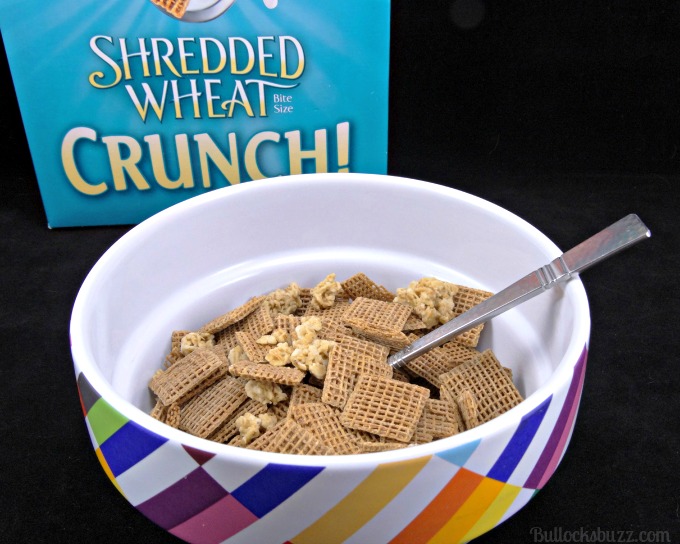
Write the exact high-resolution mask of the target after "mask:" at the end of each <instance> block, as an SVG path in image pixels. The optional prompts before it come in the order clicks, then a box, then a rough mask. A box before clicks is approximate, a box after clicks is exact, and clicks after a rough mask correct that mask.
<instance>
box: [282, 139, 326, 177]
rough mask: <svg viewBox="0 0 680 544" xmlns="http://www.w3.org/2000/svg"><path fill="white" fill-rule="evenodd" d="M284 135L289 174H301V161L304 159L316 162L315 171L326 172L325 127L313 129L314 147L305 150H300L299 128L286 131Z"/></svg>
mask: <svg viewBox="0 0 680 544" xmlns="http://www.w3.org/2000/svg"><path fill="white" fill-rule="evenodd" d="M285 137H286V139H287V140H288V158H289V160H290V173H291V174H302V161H303V160H304V159H308V160H314V161H315V162H316V168H315V169H314V171H315V172H328V145H327V138H326V130H325V129H319V130H315V131H314V148H313V149H309V150H306V151H303V150H302V143H301V135H300V131H299V130H294V131H291V132H286V133H285Z"/></svg>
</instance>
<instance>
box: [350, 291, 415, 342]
mask: <svg viewBox="0 0 680 544" xmlns="http://www.w3.org/2000/svg"><path fill="white" fill-rule="evenodd" d="M410 315H411V308H410V307H409V306H407V305H405V304H400V303H397V302H383V301H381V300H375V299H370V298H365V297H359V298H357V299H355V300H354V301H353V302H352V304H351V305H350V307H349V309H348V310H347V311H346V312H345V314H344V315H343V321H344V323H345V325H348V326H349V327H351V329H352V330H353V331H354V332H355V333H356V334H358V335H360V336H363V337H365V338H368V339H369V340H373V341H374V342H378V343H379V344H383V345H385V346H389V347H391V348H396V349H400V348H403V347H406V346H407V345H408V344H409V340H408V338H407V337H406V335H405V334H404V333H403V332H402V329H403V327H404V324H405V323H406V320H407V319H408V317H409V316H410Z"/></svg>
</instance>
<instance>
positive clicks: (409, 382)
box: [149, 273, 522, 455]
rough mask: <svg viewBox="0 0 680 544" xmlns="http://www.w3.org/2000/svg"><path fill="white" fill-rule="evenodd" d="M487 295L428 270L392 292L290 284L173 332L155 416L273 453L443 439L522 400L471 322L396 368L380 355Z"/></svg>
mask: <svg viewBox="0 0 680 544" xmlns="http://www.w3.org/2000/svg"><path fill="white" fill-rule="evenodd" d="M489 296H491V293H489V292H486V291H482V290H479V289H473V288H470V287H465V286H461V285H454V284H451V283H447V282H443V281H441V280H438V279H435V278H422V279H420V280H417V281H414V282H412V283H411V284H410V285H409V286H408V287H406V288H404V289H399V290H397V292H396V293H392V292H390V291H389V290H388V289H386V288H385V287H383V286H381V285H378V284H376V283H375V282H374V281H373V280H371V279H370V278H368V277H367V276H366V275H365V274H363V273H358V274H355V275H354V276H352V277H350V278H348V279H346V280H345V281H342V282H339V281H337V280H336V277H335V274H329V275H328V276H327V277H326V278H324V279H323V280H322V281H321V282H319V284H318V285H316V286H314V287H312V288H301V287H299V286H298V285H297V284H295V283H291V284H290V285H289V286H288V287H287V288H285V289H277V290H275V291H273V292H271V293H268V294H265V295H261V296H257V297H254V298H252V299H250V300H249V301H248V302H246V303H245V304H243V305H242V306H239V307H238V308H235V309H233V310H231V311H230V312H228V313H226V314H224V315H221V316H219V317H217V318H215V319H213V320H212V321H210V322H209V323H206V324H205V325H204V326H203V327H201V328H200V329H199V330H197V331H174V332H173V333H172V335H171V347H170V350H169V353H168V355H167V357H166V359H165V363H164V368H162V369H160V370H158V371H157V372H156V373H155V374H154V376H153V377H152V378H151V381H150V382H149V388H150V390H151V391H152V393H153V394H154V396H155V398H156V405H155V407H154V408H153V410H152V413H151V415H152V416H153V417H155V418H156V419H158V420H160V421H163V422H165V423H166V424H168V425H171V426H173V427H176V428H179V429H180V430H182V431H185V432H188V433H191V434H193V435H195V436H198V437H201V438H206V439H209V440H213V441H216V442H221V443H226V444H230V445H233V446H240V447H244V448H249V449H256V450H262V451H269V452H275V453H296V454H311V455H343V454H357V453H369V452H377V451H385V450H390V449H397V448H403V447H406V446H409V445H414V444H423V443H427V442H431V441H432V440H436V439H439V438H445V437H447V436H451V435H454V434H457V433H460V432H463V431H465V430H467V429H471V428H473V427H476V426H477V425H480V424H482V423H485V422H487V421H489V420H491V419H493V418H494V417H496V416H498V415H500V414H502V413H504V412H506V411H507V410H509V409H510V408H512V407H513V406H515V405H517V404H518V403H519V402H521V401H522V397H521V395H520V393H519V392H518V391H517V389H516V388H515V386H514V384H513V381H512V372H511V371H510V370H509V369H508V368H505V367H503V366H502V365H501V364H500V362H499V361H498V360H497V358H496V357H495V355H494V354H493V352H492V351H491V350H486V351H483V352H481V351H479V350H478V349H477V344H478V341H479V336H480V333H481V330H482V328H483V325H480V326H478V327H476V328H474V329H472V330H470V331H468V332H466V333H464V334H462V335H460V336H458V337H456V338H455V339H454V340H453V341H450V342H447V343H446V344H443V345H442V346H440V347H437V348H435V349H433V350H431V351H429V352H427V353H425V354H423V355H421V356H420V357H418V358H416V359H415V360H413V361H411V362H410V363H408V364H407V365H405V367H404V368H403V369H399V370H395V369H393V368H392V367H391V366H390V365H389V364H388V363H387V358H388V356H389V355H390V353H393V352H394V351H397V350H399V349H401V348H403V347H405V346H407V345H408V344H410V343H411V342H413V341H414V340H415V339H416V338H418V337H420V336H422V335H423V334H426V333H427V332H429V331H430V330H431V329H432V328H433V327H436V326H438V325H439V324H441V323H445V322H446V321H448V320H449V319H451V318H453V317H455V316H457V315H460V314H461V313H463V312H465V311H467V310H468V309H470V308H471V307H472V306H474V305H475V304H478V303H479V302H481V301H482V300H485V299H486V298H488V297H489Z"/></svg>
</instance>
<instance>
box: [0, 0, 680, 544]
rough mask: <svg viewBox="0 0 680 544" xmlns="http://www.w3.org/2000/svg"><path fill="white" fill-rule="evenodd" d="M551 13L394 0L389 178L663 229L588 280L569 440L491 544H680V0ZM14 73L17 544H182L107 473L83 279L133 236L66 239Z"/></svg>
mask: <svg viewBox="0 0 680 544" xmlns="http://www.w3.org/2000/svg"><path fill="white" fill-rule="evenodd" d="M244 1H245V0H244ZM545 4H546V5H544V3H539V2H535V3H530V2H510V3H502V2H494V1H492V0H488V1H487V0H454V1H453V2H452V1H442V0H429V1H428V2H406V1H405V0H393V3H392V23H391V24H392V44H393V45H392V53H391V60H390V62H391V92H390V128H389V138H390V151H389V173H390V174H393V175H399V176H406V177H410V178H416V179H422V180H427V181H432V182H436V183H441V184H444V185H447V186H450V187H455V188H457V189H461V190H463V191H466V192H469V193H472V194H475V195H477V196H480V197H482V198H485V199H487V200H490V201H492V202H494V203H496V204H499V205H501V206H503V207H505V208H507V209H508V210H510V211H512V212H514V213H516V214H518V215H519V216H520V217H522V218H524V219H526V220H527V221H529V222H530V223H532V224H533V225H535V226H536V227H537V228H539V229H540V230H542V231H543V232H544V233H546V234H547V235H548V236H549V237H550V238H551V239H552V240H553V241H554V242H555V243H556V244H557V245H558V246H560V247H561V248H563V249H567V248H569V247H571V246H573V245H574V244H576V243H578V242H579V241H581V240H582V239H584V238H585V237H587V236H588V235H590V234H592V233H594V232H596V231H597V230H599V229H600V228H603V227H605V226H607V225H608V224H610V223H612V222H614V221H616V220H617V219H619V218H620V217H623V216H624V215H626V214H628V213H637V214H638V215H640V217H641V218H642V219H643V220H644V221H645V223H647V225H648V226H649V227H650V229H651V231H652V238H651V239H650V240H649V241H646V242H644V243H642V244H640V245H638V246H636V247H634V248H632V249H630V250H627V251H626V252H624V253H622V254H620V255H619V256H617V257H616V258H615V259H613V260H611V261H609V262H607V263H603V264H602V265H600V266H598V267H595V268H593V269H591V270H589V271H588V272H587V273H586V274H584V276H583V282H584V284H585V287H586V291H587V294H588V297H589V302H590V307H591V318H592V334H591V343H590V356H589V361H588V368H587V373H586V380H585V386H584V390H583V396H582V401H581V406H580V410H579V414H578V417H577V420H576V426H575V430H574V433H573V436H572V440H571V444H570V446H569V447H568V449H567V452H566V454H565V456H564V458H563V460H562V462H561V464H560V466H559V467H558V469H557V471H556V473H555V475H554V476H553V478H552V479H551V480H550V481H549V482H548V484H547V485H546V487H545V488H544V489H543V490H542V491H541V492H540V493H538V494H537V495H536V497H534V498H533V499H532V500H531V501H530V503H529V504H528V505H527V506H526V507H525V508H523V509H522V510H521V511H520V512H518V513H517V514H516V515H515V516H513V517H512V518H510V519H509V520H508V521H506V522H505V523H503V524H502V525H500V526H499V527H497V528H496V529H494V530H493V531H491V532H490V533H488V534H487V535H484V536H482V537H481V538H479V542H504V543H514V542H518V543H519V542H547V541H553V542H556V541H562V542H637V541H639V542H643V541H646V542H680V477H679V476H678V474H679V472H678V471H679V469H680V466H679V465H680V463H679V462H678V461H679V460H680V439H679V434H680V433H679V430H680V425H679V424H678V420H679V415H680V410H679V408H680V403H679V402H678V397H679V396H680V395H679V393H680V387H679V386H680V378H679V376H680V370H679V362H680V361H678V353H679V352H680V346H679V344H678V336H679V335H680V333H679V331H678V320H679V310H680V307H679V305H678V288H677V282H678V271H679V270H680V259H679V257H678V256H679V253H680V251H679V250H680V240H679V236H678V228H679V227H680V225H678V221H677V210H678V207H679V205H680V201H679V199H678V184H679V183H680V2H677V1H673V2H639V1H635V2H633V1H620V2H592V3H591V2H562V3H550V4H551V5H550V6H548V5H547V4H548V3H545ZM0 59H1V60H0V63H1V64H0V73H1V77H2V96H3V97H4V100H3V103H4V107H3V112H2V116H1V119H2V122H1V125H0V133H1V137H2V147H1V149H3V150H4V153H3V157H4V158H3V159H2V163H1V164H2V168H1V170H0V179H1V182H2V185H1V187H2V198H1V199H0V228H1V229H2V231H1V232H2V235H1V236H0V251H1V253H0V255H1V260H0V278H1V280H2V289H0V316H1V319H0V354H1V355H0V383H1V384H2V385H1V387H2V393H0V436H1V437H2V439H1V444H2V445H1V446H0V517H1V518H2V531H1V532H0V541H2V542H47V541H49V542H88V543H90V542H92V543H94V542H97V543H104V542H177V540H176V539H175V538H174V537H172V536H171V535H169V534H167V533H165V532H164V531H163V530H161V529H159V528H158V527H156V526H155V525H153V524H152V523H151V522H149V521H148V520H146V518H144V517H143V516H142V515H141V514H139V513H137V511H136V510H135V509H134V508H133V507H132V506H130V505H129V504H128V503H127V502H126V501H125V499H124V498H123V497H122V496H121V495H119V493H118V492H117V491H116V490H115V489H114V487H113V486H112V485H111V483H110V482H109V481H108V479H107V477H106V476H105V474H104V472H103V471H102V470H101V468H100V466H99V463H98V461H97V459H96V456H95V454H94V451H93V450H92V448H91V445H90V442H89V437H88V434H87V431H86V428H85V425H84V422H83V417H82V413H81V410H80V406H79V402H78V397H77V392H76V385H75V380H74V374H73V367H72V362H71V359H70V351H69V341H68V323H69V317H70V312H71V308H72V304H73V301H74V298H75V296H76V294H77V292H78V289H79V287H80V285H81V282H82V281H83V279H84V277H85V276H86V274H87V272H88V271H89V269H90V268H91V267H92V265H93V264H94V263H95V262H96V260H97V259H98V258H99V257H100V256H101V254H102V253H103V252H104V251H105V250H106V249H107V248H108V247H109V246H110V245H111V244H113V243H114V242H115V241H116V240H117V239H118V238H119V237H120V236H122V235H123V234H124V233H125V232H127V231H128V230H129V228H130V227H127V226H124V227H120V226H119V227H97V228H72V229H54V230H50V229H48V228H47V224H46V219H45V216H44V212H43V209H42V203H41V200H40V195H39V192H38V186H37V182H36V179H35V174H34V171H33V166H32V163H31V158H30V155H29V151H28V146H27V143H26V138H25V135H24V131H23V126H22V122H21V117H20V113H19V109H18V106H17V103H16V97H15V95H14V89H13V87H12V83H11V79H10V75H9V69H8V67H7V63H6V59H5V55H4V54H0ZM551 538H552V540H550V539H551ZM588 538H589V539H590V540H586V539H588ZM320 544H323V543H320Z"/></svg>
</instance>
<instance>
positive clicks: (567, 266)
mask: <svg viewBox="0 0 680 544" xmlns="http://www.w3.org/2000/svg"><path fill="white" fill-rule="evenodd" d="M650 236H651V232H650V231H649V229H648V228H647V227H646V226H645V224H644V223H643V222H642V221H641V220H640V218H639V217H638V216H637V215H635V214H630V215H627V216H626V217H624V218H623V219H620V220H619V221H617V222H616V223H614V224H613V225H610V226H609V227H607V228H606V229H604V230H602V231H600V232H598V233H597V234H595V235H594V236H592V237H591V238H588V239H587V240H585V241H584V242H581V243H580V244H579V245H577V246H576V247H574V248H572V249H570V250H569V251H567V252H565V253H563V254H562V255H560V256H559V257H557V258H556V259H554V260H553V261H551V262H550V263H548V264H547V265H545V266H542V267H541V268H538V269H537V270H534V271H533V272H531V273H530V274H527V275H526V276H524V277H523V278H521V279H519V280H518V281H516V282H515V283H513V284H512V285H510V286H508V287H506V288H505V289H503V290H502V291H499V292H498V293H496V294H495V295H493V296H492V297H489V298H488V299H486V300H485V301H483V302H481V303H480V304H477V305H476V306H474V307H472V308H471V309H470V310H468V311H467V312H465V313H462V314H461V315H459V316H457V317H454V318H453V319H452V320H451V321H449V322H448V323H445V324H444V325H442V326H441V327H438V328H436V329H435V330H433V331H432V332H430V333H428V334H426V335H425V336H423V337H422V338H419V339H418V340H416V341H414V342H413V343H412V344H410V345H408V346H406V347H405V348H404V349H402V350H401V351H398V352H397V353H395V354H394V355H391V356H390V357H389V358H388V359H387V362H388V364H390V365H391V366H392V367H393V368H399V367H401V366H403V365H405V364H406V363H408V362H409V361H412V360H413V359H415V358H416V357H418V356H420V355H422V354H423V353H426V352H428V351H430V350H431V349H433V348H436V347H437V346H440V345H441V344H443V343H444V342H447V341H449V340H451V339H453V337H454V336H457V335H459V334H461V333H463V332H465V331H467V330H468V329H471V328H472V327H475V326H477V325H479V324H480V323H484V322H486V321H488V320H489V319H491V318H492V317H495V316H497V315H499V314H502V313H503V312H505V311H507V310H509V309H511V308H514V307H515V306H517V305H519V304H521V303H522V302H525V301H527V300H529V299H531V298H533V297H535V296H536V295H538V294H540V293H543V292H544V291H547V290H548V289H551V288H552V287H554V286H555V285H557V284H558V283H563V282H566V281H568V280H570V279H571V278H573V277H574V276H576V275H577V274H578V273H579V272H583V271H584V270H585V269H586V268H589V267H591V266H592V265H594V264H597V263H599V262H600V261H602V260H604V259H607V258H609V257H611V256H612V255H614V254H615V253H618V252H619V251H621V250H623V249H626V248H628V247H630V246H632V245H633V244H636V243H638V242H641V241H642V240H646V239H647V238H649V237H650Z"/></svg>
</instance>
